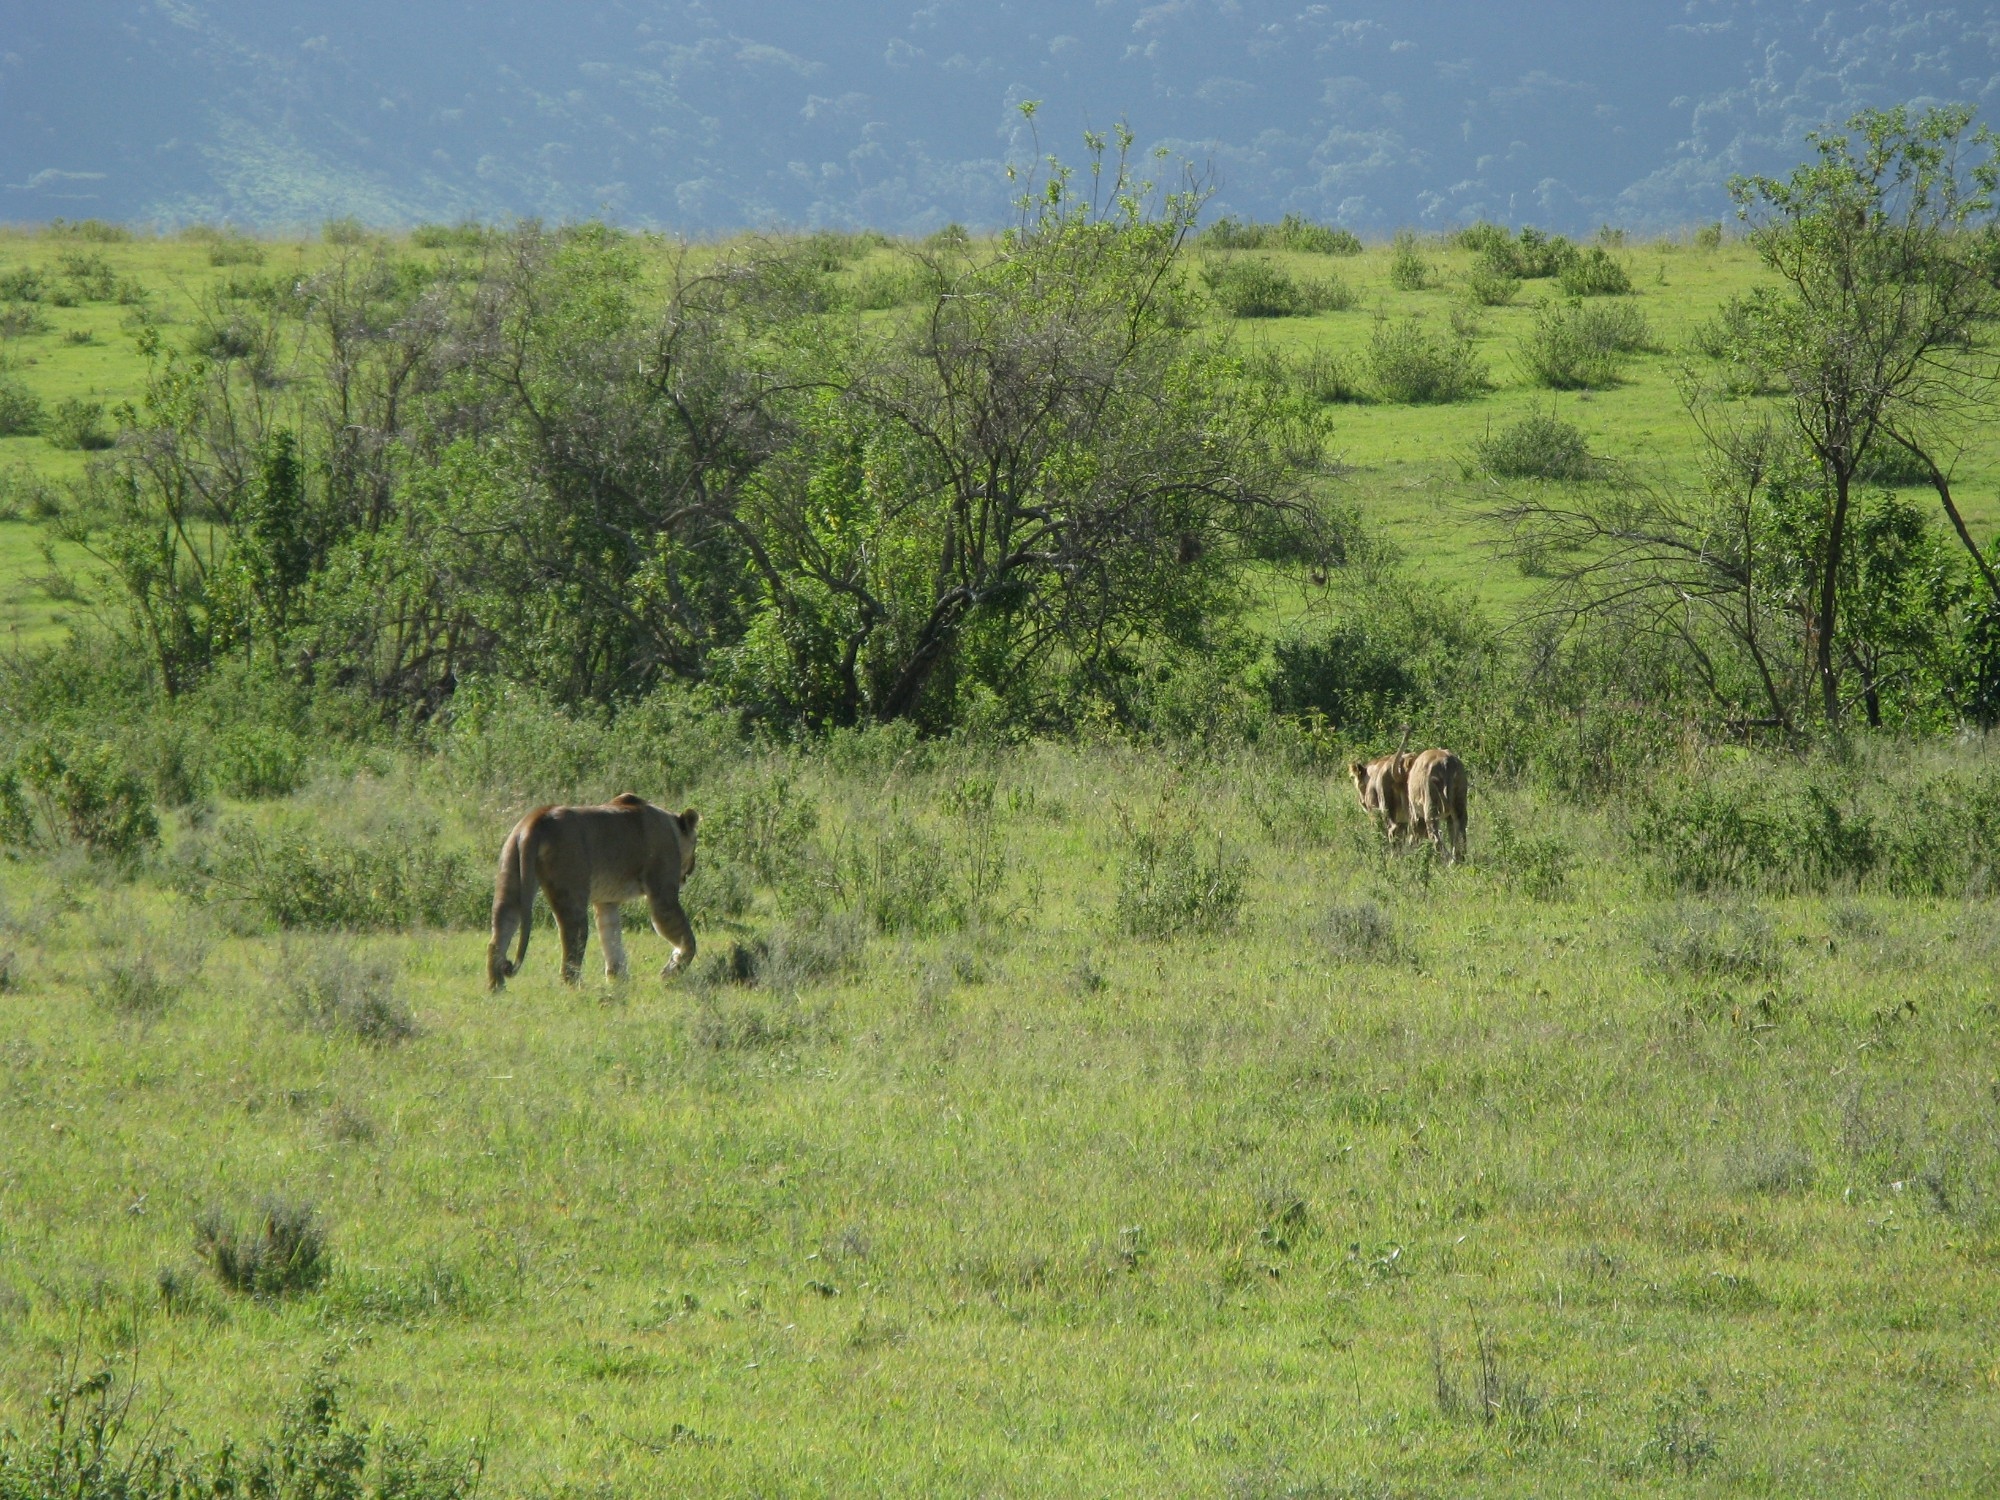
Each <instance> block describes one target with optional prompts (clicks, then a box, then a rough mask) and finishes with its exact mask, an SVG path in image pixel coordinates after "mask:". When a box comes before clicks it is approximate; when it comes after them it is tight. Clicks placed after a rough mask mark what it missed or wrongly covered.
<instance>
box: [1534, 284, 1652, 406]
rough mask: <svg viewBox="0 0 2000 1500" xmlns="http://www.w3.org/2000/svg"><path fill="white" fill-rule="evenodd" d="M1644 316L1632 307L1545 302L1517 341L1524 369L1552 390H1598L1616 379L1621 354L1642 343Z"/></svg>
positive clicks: (1644, 340)
mask: <svg viewBox="0 0 2000 1500" xmlns="http://www.w3.org/2000/svg"><path fill="white" fill-rule="evenodd" d="M1648 337H1649V335H1648V330H1647V327H1646V316H1645V314H1644V313H1642V312H1640V311H1639V309H1638V308H1636V307H1632V306H1629V305H1627V306H1620V307H1592V306H1587V305H1585V304H1584V303H1581V302H1567V303H1564V302H1544V303H1542V305H1541V307H1540V308H1539V309H1538V310H1537V312H1536V314H1535V326H1534V329H1533V331H1532V332H1531V333H1530V334H1529V335H1528V337H1527V338H1526V339H1524V340H1523V341H1522V343H1521V346H1520V351H1519V358H1520V360H1521V364H1522V367H1523V369H1524V370H1525V371H1526V373H1527V374H1528V376H1529V377H1530V378H1531V379H1533V380H1534V381H1535V383H1536V384H1538V385H1544V386H1548V387H1550V388H1551V389H1554V390H1560V391H1568V390H1585V389H1591V390H1597V389H1602V388H1604V387H1606V386H1611V385H1615V384H1617V382H1618V377H1619V373H1620V372H1621V371H1622V370H1623V369H1624V367H1625V356H1626V355H1629V354H1632V353H1635V352H1637V351H1638V350H1640V349H1643V348H1645V347H1647V342H1648Z"/></svg>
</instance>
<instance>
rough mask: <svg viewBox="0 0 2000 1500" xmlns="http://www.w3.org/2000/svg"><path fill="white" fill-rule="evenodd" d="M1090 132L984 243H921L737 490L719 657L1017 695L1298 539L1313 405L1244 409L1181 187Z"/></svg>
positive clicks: (944, 703)
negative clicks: (752, 617) (738, 525)
mask: <svg viewBox="0 0 2000 1500" xmlns="http://www.w3.org/2000/svg"><path fill="white" fill-rule="evenodd" d="M1088 144H1089V149H1090V153H1091V155H1090V162H1089V171H1088V175H1087V178H1086V179H1083V180H1079V179H1078V178H1077V177H1076V176H1074V175H1073V174H1072V173H1071V172H1070V171H1068V170H1066V169H1064V168H1063V167H1061V166H1060V165H1059V164H1056V163H1054V162H1053V161H1052V162H1051V164H1050V171H1049V173H1048V175H1047V177H1046V179H1045V180H1044V181H1043V182H1042V184H1041V186H1040V188H1039V189H1038V190H1037V191H1035V192H1034V193H1032V194H1031V195H1029V196H1027V197H1026V198H1024V200H1023V202H1022V218H1021V222H1020V223H1019V224H1018V225H1017V226H1016V227H1015V228H1014V229H1013V230H1012V231H1010V232H1009V233H1008V234H1006V235H1005V236H1003V238H1002V239H1001V241H1000V242H999V244H998V246H997V247H996V248H994V249H992V250H990V251H986V252H979V251H974V250H972V249H970V248H968V247H966V246H965V245H964V244H963V243H962V242H948V243H945V244H942V245H940V246H937V247H935V248H933V249H932V250H930V251H927V252H924V253H922V254H920V256H919V270H920V272H921V281H922V284H923V285H924V286H925V287H927V288H928V292H927V294H926V295H925V296H924V298H923V299H922V301H921V302H920V303H919V304H918V306H917V307H916V308H915V309H914V310H913V311H911V312H909V313H907V314H905V315H904V316H903V317H902V318H900V319H899V320H895V321H893V322H892V323H891V325H890V327H889V330H888V332H887V334H886V335H885V336H870V337H863V338H861V339H858V340H857V341H856V342H855V343H854V344H853V346H852V353H851V359H852V363H851V365H850V366H849V372H848V373H847V374H846V375H845V376H843V378H842V379H840V380H839V381H838V382H837V383H829V384H828V385H827V386H825V387H823V388H822V389H820V390H819V391H818V392H816V393H815V394H814V395H813V397H812V398H811V399H810V400H809V401H806V402H804V403H802V405H801V407H800V409H799V416H798V423H797V431H798V433H799V436H800V441H799V442H798V444H797V445H796V446H794V447H793V448H792V449H791V450H790V451H789V452H788V453H787V454H786V455H784V456H783V457H782V458H781V459H779V460H778V461H776V462H774V463H772V464H771V465H769V466H767V468H766V469H765V470H764V471H763V472H762V473H761V474H760V476H759V479H758V481H757V482H756V483H755V484H753V485H751V486H750V487H749V488H748V490H747V491H746V505H745V508H744V510H743V512H742V514H743V516H744V517H745V519H746V520H747V521H748V522H749V523H750V526H751V528H752V530H753V531H754V532H755V534H756V536H757V538H758V543H759V546H758V554H757V555H758V564H759V566H760V568H763V569H765V570H766V574H765V584H764V586H765V589H766V594H767V598H766V605H765V607H764V608H763V609H762V610H761V611H760V612H759V617H758V619H757V620H756V621H755V622H754V623H753V626H752V628H751V631H750V633H749V635H748V636H747V637H746V640H745V642H744V646H743V649H742V650H741V651H740V652H738V653H737V655H736V658H735V667H736V670H737V672H738V674H739V676H740V677H741V676H757V677H759V678H760V679H761V680H763V681H765V682H773V681H776V680H777V679H779V678H788V679H789V682H790V683H791V685H792V691H791V692H780V693H779V694H778V695H777V696H779V697H780V698H781V699H788V700H789V701H790V703H791V705H792V706H793V707H794V708H795V709H796V710H797V711H801V712H804V713H806V714H808V715H809V716H814V717H821V718H827V719H832V720H835V721H851V720H853V719H856V718H860V717H869V718H875V719H882V720H887V719H895V718H903V717H911V716H919V717H925V716H928V717H930V718H933V719H936V720H944V719H948V718H949V717H950V716H951V714H952V713H953V711H954V710H953V704H952V701H951V700H952V698H953V695H954V693H955V691H956V688H957V686H958V685H959V684H962V683H976V684H978V685H980V686H982V687H984V688H985V689H987V690H989V691H991V692H993V693H995V694H997V695H999V696H1001V697H1002V698H1005V699H1008V700H1009V701H1012V702H1014V703H1016V704H1017V705H1019V704H1020V703H1021V702H1022V700H1023V698H1024V697H1025V696H1027V695H1029V694H1030V693H1032V691H1033V690H1034V689H1035V687H1036V685H1037V684H1038V683H1040V684H1042V685H1047V684H1048V683H1049V682H1050V680H1051V674H1052V673H1053V674H1055V675H1058V676H1061V677H1063V678H1064V679H1066V680H1067V681H1070V682H1075V681H1077V680H1078V679H1083V680H1086V681H1088V680H1091V679H1093V678H1099V679H1101V677H1102V675H1103V674H1105V673H1113V672H1116V671H1117V670H1119V667H1120V664H1121V662H1122V661H1123V660H1124V659H1125V658H1126V656H1127V655H1128V654H1129V652H1130V651H1131V650H1132V649H1133V648H1134V647H1135V646H1137V645H1138V643H1140V642H1142V641H1163V642H1167V643H1169V644H1178V645H1187V644H1190V643H1194V642H1197V641H1199V640H1200V639H1202V638H1203V635H1204V633H1205V632H1207V631H1209V630H1210V629H1211V628H1212V627H1213V626H1214V625H1215V624H1216V623H1217V622H1218V621H1220V620H1222V619H1224V618H1226V617H1227V616H1228V615H1229V614H1230V612H1231V611H1232V609H1233V608H1234V607H1235V605H1236V603H1237V602H1238V590H1239V588H1240V578H1241V573H1242V570H1241V568H1240V567H1239V566H1238V564H1239V563H1240V562H1241V561H1242V557H1243V553H1244V551H1245V549H1246V548H1248V547H1250V546H1252V545H1254V544H1256V539H1257V538H1258V537H1259V536H1264V535H1267V534H1268V532H1269V531H1270V530H1272V529H1273V527H1274V526H1275V527H1276V528H1277V529H1284V528H1285V527H1288V526H1289V527H1292V528H1294V529H1296V530H1297V531H1299V532H1300V533H1301V534H1303V535H1305V536H1307V539H1308V540H1307V543H1306V544H1307V545H1310V544H1311V542H1310V534H1311V533H1313V532H1314V530H1315V528H1316V526H1317V524H1318V522H1317V513H1316V512H1315V511H1314V510H1313V508H1312V507H1311V506H1310V505H1308V504H1307V503H1306V497H1305V492H1304V488H1303V484H1302V463H1303V464H1304V465H1309V464H1310V463H1311V461H1312V460H1313V458H1314V457H1315V456H1316V452H1317V441H1316V438H1317V433H1316V429H1315V428H1313V426H1312V423H1314V422H1316V420H1317V419H1316V418H1312V417H1308V415H1307V412H1306V408H1305V405H1304V403H1303V401H1298V400H1294V401H1289V402H1288V401H1283V400H1278V401H1251V400H1249V399H1246V397H1245V396H1244V395H1242V394H1240V392H1241V391H1242V382H1241V381H1239V380H1238V379H1237V378H1236V375H1237V374H1238V370H1237V362H1236V361H1235V359H1234V356H1233V355H1232V353H1231V352H1230V350H1229V349H1228V347H1227V346H1226V344H1224V343H1222V342H1221V341H1219V340H1218V339H1217V338H1216V337H1215V336H1213V335H1211V334H1207V333H1203V332H1201V331H1199V330H1198V328H1197V318H1196V315H1195V312H1194V310H1193V308H1192V306H1191V304H1190V297H1191V293H1190V291H1189V289H1188V287H1187V286H1186V284H1185V281H1184V278H1183V275H1182V270H1181V264H1180V258H1179V256H1180V250H1181V248H1182V246H1183V244H1184V242H1185V240H1186V238H1187V236H1188V234H1189V232H1190V231H1191V229H1192V228H1193V225H1194V222H1195V215H1196V212H1197V210H1198V208H1199V206H1200V201H1201V195H1200V193H1199V192H1198V191H1197V190H1195V189H1194V188H1193V187H1192V186H1189V187H1186V188H1184V189H1183V190H1182V191H1178V192H1171V193H1165V194H1158V193H1155V192H1154V190H1153V188H1152V186H1151V184H1149V183H1146V182H1144V181H1142V180H1140V179H1139V177H1138V176H1137V175H1136V173H1135V172H1134V171H1133V169H1132V168H1131V166H1130V165H1129V163H1128V159H1127V155H1126V152H1127V149H1128V148H1129V146H1130V144H1131V137H1130V135H1129V134H1128V133H1125V132H1120V134H1119V137H1118V141H1117V146H1118V149H1117V150H1116V151H1115V152H1109V151H1108V150H1107V143H1106V142H1105V141H1104V140H1103V139H1102V138H1096V137H1093V138H1090V139H1089V142H1088ZM816 352H817V351H816ZM759 695H760V696H768V694H766V693H760V694H759Z"/></svg>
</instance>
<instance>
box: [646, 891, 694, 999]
mask: <svg viewBox="0 0 2000 1500" xmlns="http://www.w3.org/2000/svg"><path fill="white" fill-rule="evenodd" d="M647 904H648V905H649V906H650V907H651V908H652V911H653V931H655V932H657V933H658V934H659V935H660V936H661V937H663V938H665V939H666V940H667V941H668V942H670V943H672V944H673V945H674V956H673V957H672V958H670V959H668V960H667V966H666V967H665V968H664V969H662V970H660V977H661V978H662V979H665V978H666V977H667V976H668V975H669V974H671V973H673V972H674V970H676V969H684V968H686V967H687V966H688V965H689V964H691V963H693V962H694V928H692V927H690V926H689V925H688V919H687V913H686V912H684V911H682V910H681V903H680V900H679V898H678V897H673V896H668V897H664V898H662V897H660V896H649V897H648V898H647Z"/></svg>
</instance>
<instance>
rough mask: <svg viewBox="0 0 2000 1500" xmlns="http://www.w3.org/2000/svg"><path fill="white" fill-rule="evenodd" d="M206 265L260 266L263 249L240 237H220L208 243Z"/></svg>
mask: <svg viewBox="0 0 2000 1500" xmlns="http://www.w3.org/2000/svg"><path fill="white" fill-rule="evenodd" d="M208 263H209V264H210V265H211V266H261V265H262V264H263V263H264V247H263V246H262V245H260V244H259V243H257V241H255V240H253V239H248V238H246V237H244V236H242V235H238V234H228V235H222V236H220V237H218V238H217V239H215V240H214V241H213V242H211V243H210V245H209V247H208Z"/></svg>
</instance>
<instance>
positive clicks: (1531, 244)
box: [1508, 226, 1576, 280]
mask: <svg viewBox="0 0 2000 1500" xmlns="http://www.w3.org/2000/svg"><path fill="white" fill-rule="evenodd" d="M1575 258H1576V246H1575V245H1573V244H1571V243H1570V242H1569V241H1568V240H1567V239H1565V238H1564V237H1563V236H1561V235H1559V234H1543V233H1542V232H1541V231H1540V230H1539V229H1534V228H1530V227H1527V226H1523V227H1522V230H1521V232H1520V233H1519V234H1518V235H1516V236H1515V237H1514V243H1513V245H1512V246H1511V247H1510V249H1509V254H1508V260H1509V265H1510V269H1512V271H1513V272H1514V274H1515V275H1516V276H1519V277H1521V278H1522V279H1523V280H1532V279H1534V278H1537V277H1544V276H1560V275H1561V274H1562V273H1563V269H1564V268H1565V267H1566V266H1568V265H1569V263H1570V262H1571V261H1572V260H1574V259H1575Z"/></svg>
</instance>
